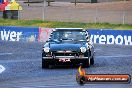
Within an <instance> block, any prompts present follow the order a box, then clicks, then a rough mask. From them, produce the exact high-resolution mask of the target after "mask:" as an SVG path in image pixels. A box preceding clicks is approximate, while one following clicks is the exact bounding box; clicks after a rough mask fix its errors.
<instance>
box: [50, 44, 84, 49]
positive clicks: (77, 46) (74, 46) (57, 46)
mask: <svg viewBox="0 0 132 88" xmlns="http://www.w3.org/2000/svg"><path fill="white" fill-rule="evenodd" d="M49 46H50V50H51V51H80V47H82V46H83V45H82V44H66V43H64V44H50V45H49Z"/></svg>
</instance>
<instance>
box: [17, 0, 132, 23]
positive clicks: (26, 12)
mask: <svg viewBox="0 0 132 88" xmlns="http://www.w3.org/2000/svg"><path fill="white" fill-rule="evenodd" d="M105 1H106V0H105ZM107 1H108V0H107ZM19 3H20V4H21V5H22V7H23V10H22V11H20V13H19V19H25V20H29V19H40V20H49V21H63V22H84V23H87V22H88V23H97V22H103V23H104V22H107V23H118V24H132V6H131V4H132V1H124V2H123V1H122V2H120V3H119V4H120V5H119V4H117V3H113V2H112V3H111V2H110V3H93V4H91V3H77V5H76V6H75V5H74V3H70V2H57V1H55V2H51V6H47V2H44V3H43V2H42V3H29V6H28V4H27V3H23V1H20V2H19ZM111 5H113V7H112V6H111ZM115 5H119V6H115Z"/></svg>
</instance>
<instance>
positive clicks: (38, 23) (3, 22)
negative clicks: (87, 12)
mask: <svg viewBox="0 0 132 88" xmlns="http://www.w3.org/2000/svg"><path fill="white" fill-rule="evenodd" d="M0 26H32V27H45V28H60V27H61V28H71V27H72V28H97V29H98V28H102V29H103V28H106V29H123V30H132V24H109V23H75V22H58V21H42V20H10V19H0Z"/></svg>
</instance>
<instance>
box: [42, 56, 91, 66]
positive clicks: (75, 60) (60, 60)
mask: <svg viewBox="0 0 132 88" xmlns="http://www.w3.org/2000/svg"><path fill="white" fill-rule="evenodd" d="M42 59H43V60H42V61H43V62H44V61H45V62H46V63H48V64H51V65H57V66H58V65H60V66H79V65H80V63H81V64H83V65H89V63H88V61H89V57H71V56H68V57H65V56H57V57H55V58H53V57H43V58H42Z"/></svg>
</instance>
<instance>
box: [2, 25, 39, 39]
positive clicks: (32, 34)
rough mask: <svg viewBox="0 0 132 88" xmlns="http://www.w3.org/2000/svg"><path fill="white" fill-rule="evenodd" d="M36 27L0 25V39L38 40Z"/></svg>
mask: <svg viewBox="0 0 132 88" xmlns="http://www.w3.org/2000/svg"><path fill="white" fill-rule="evenodd" d="M38 30H39V28H38V27H15V26H0V41H1V40H3V41H38V33H39V32H38Z"/></svg>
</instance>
